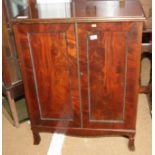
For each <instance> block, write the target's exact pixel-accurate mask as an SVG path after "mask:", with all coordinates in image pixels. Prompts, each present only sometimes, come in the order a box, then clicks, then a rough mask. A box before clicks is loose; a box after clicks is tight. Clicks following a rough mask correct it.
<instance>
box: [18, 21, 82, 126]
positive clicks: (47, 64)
mask: <svg viewBox="0 0 155 155" xmlns="http://www.w3.org/2000/svg"><path fill="white" fill-rule="evenodd" d="M18 31H19V32H20V34H21V36H20V37H21V39H20V44H21V48H22V50H24V52H22V53H21V52H20V53H19V55H21V57H22V58H23V59H24V60H23V61H22V62H21V63H22V65H24V67H25V69H24V72H25V71H26V72H25V75H24V77H26V78H27V79H29V78H30V81H28V80H27V79H26V81H27V83H29V87H28V88H27V89H28V91H29V92H31V94H30V95H33V98H34V96H35V100H34V99H33V100H34V101H33V100H32V97H30V98H27V100H28V102H30V106H31V104H33V105H34V107H33V108H35V109H37V111H36V117H37V115H38V117H39V119H40V122H42V121H43V120H45V122H46V121H47V122H50V121H51V122H53V124H57V122H59V121H60V122H62V124H61V123H58V124H59V126H64V125H68V123H71V124H70V125H71V126H72V125H73V124H74V125H75V126H77V125H79V124H80V120H79V116H80V114H79V112H80V111H79V99H78V98H79V95H78V83H77V80H78V78H77V60H76V46H75V34H74V26H73V24H45V25H28V26H26V27H25V25H20V26H18ZM45 42H47V44H45ZM23 53H24V54H23ZM30 85H31V87H30ZM30 100H31V101H30ZM36 103H37V104H36ZM31 108H32V107H31ZM33 108H32V111H33ZM37 119H38V118H37ZM75 120H76V121H75ZM65 121H66V122H67V124H65Z"/></svg>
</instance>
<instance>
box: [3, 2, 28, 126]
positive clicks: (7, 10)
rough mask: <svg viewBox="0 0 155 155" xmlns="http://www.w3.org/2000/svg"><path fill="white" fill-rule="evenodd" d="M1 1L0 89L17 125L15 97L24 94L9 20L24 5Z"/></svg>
mask: <svg viewBox="0 0 155 155" xmlns="http://www.w3.org/2000/svg"><path fill="white" fill-rule="evenodd" d="M2 2H3V3H2V4H3V10H2V15H3V16H2V17H3V19H2V20H3V24H2V26H3V28H2V31H3V36H2V46H3V47H2V62H3V65H2V76H3V85H2V90H3V95H4V96H6V97H7V99H8V102H9V105H10V109H11V112H12V116H13V119H14V125H15V126H16V127H18V126H19V119H18V113H17V110H16V105H15V99H17V98H19V97H21V96H24V88H23V82H22V78H21V73H20V67H19V62H18V56H17V53H16V47H15V42H14V35H13V30H12V22H11V20H12V18H13V17H15V16H16V15H17V14H18V13H19V11H21V10H23V9H24V7H22V4H21V5H20V7H19V6H17V5H15V4H16V3H13V2H15V1H11V0H3V1H2ZM24 5H25V3H24ZM25 7H26V6H25Z"/></svg>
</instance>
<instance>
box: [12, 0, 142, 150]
mask: <svg viewBox="0 0 155 155" xmlns="http://www.w3.org/2000/svg"><path fill="white" fill-rule="evenodd" d="M95 3H97V2H95ZM74 7H75V6H74ZM130 18H131V17H130ZM31 20H32V19H31ZM31 20H29V19H25V20H23V19H22V20H21V22H20V20H19V19H18V20H15V22H14V34H15V39H16V45H17V48H18V54H19V59H20V64H21V69H22V75H23V82H24V87H25V94H26V100H27V105H28V110H29V115H30V120H31V126H32V131H33V136H34V144H39V142H40V136H39V132H44V131H46V132H54V131H57V132H64V133H66V134H70V135H78V136H101V135H122V136H127V137H128V138H129V148H130V149H131V150H134V136H135V126H136V114H137V100H138V91H139V71H140V55H141V38H142V26H143V22H142V19H140V18H139V20H137V21H135V18H134V19H133V20H131V19H130V21H126V20H123V18H122V19H120V21H117V22H116V21H113V20H111V21H105V20H103V21H102V20H101V19H100V20H99V21H97V20H93V19H90V18H88V19H87V20H86V21H84V19H82V21H79V22H78V20H80V19H78V20H77V19H72V20H68V21H67V22H66V23H65V20H64V21H63V22H60V21H59V20H58V22H56V23H54V21H55V20H54V21H52V20H50V21H49V22H48V20H47V21H46V22H45V20H39V19H38V23H37V20H36V19H35V22H34V23H33V22H32V21H31ZM61 20H62V19H61ZM90 20H91V22H90ZM128 20H129V19H128Z"/></svg>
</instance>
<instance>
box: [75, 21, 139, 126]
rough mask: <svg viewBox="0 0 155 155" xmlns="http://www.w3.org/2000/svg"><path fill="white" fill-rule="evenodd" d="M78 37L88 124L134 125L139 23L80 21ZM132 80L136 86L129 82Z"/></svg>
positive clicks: (84, 103) (85, 120)
mask: <svg viewBox="0 0 155 155" xmlns="http://www.w3.org/2000/svg"><path fill="white" fill-rule="evenodd" d="M78 36H79V56H80V69H81V92H82V108H83V119H84V127H93V128H127V127H129V126H130V127H131V126H132V125H133V124H131V123H129V121H130V120H131V113H133V112H132V108H131V107H134V108H135V106H136V103H135V102H128V101H129V98H131V99H134V98H135V96H137V94H136V92H135V89H137V83H136V82H135V75H134V72H135V73H136V74H137V71H136V69H137V67H138V66H137V63H135V62H136V61H137V60H136V57H135V53H136V52H137V54H139V51H136V49H137V48H136V47H137V45H138V44H137V42H138V39H137V37H138V31H137V25H136V24H135V25H134V24H133V23H88V24H79V25H78ZM134 47H135V48H134ZM137 56H139V55H137ZM133 60H135V62H134V63H133ZM133 68H134V69H133ZM131 69H132V71H133V73H131ZM129 74H130V75H129ZM136 76H137V75H136ZM127 77H130V81H129V79H128V80H127ZM136 79H137V77H136ZM131 81H134V83H133V84H134V85H133V84H131V85H128V83H131ZM128 86H130V88H129V87H128ZM130 91H132V93H133V94H132V96H131V93H130V94H129V92H130ZM134 104H135V105H134ZM134 108H133V109H134ZM129 115H130V116H129ZM133 118H134V117H133Z"/></svg>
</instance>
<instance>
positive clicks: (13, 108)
mask: <svg viewBox="0 0 155 155" xmlns="http://www.w3.org/2000/svg"><path fill="white" fill-rule="evenodd" d="M6 95H7V98H8V101H9V105H10V109H11V113H12V116H13V120H14V125H15V127H19V119H18V114H17V110H16V105H15V101H14V99H13V98H12V95H11V92H10V91H6Z"/></svg>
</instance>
